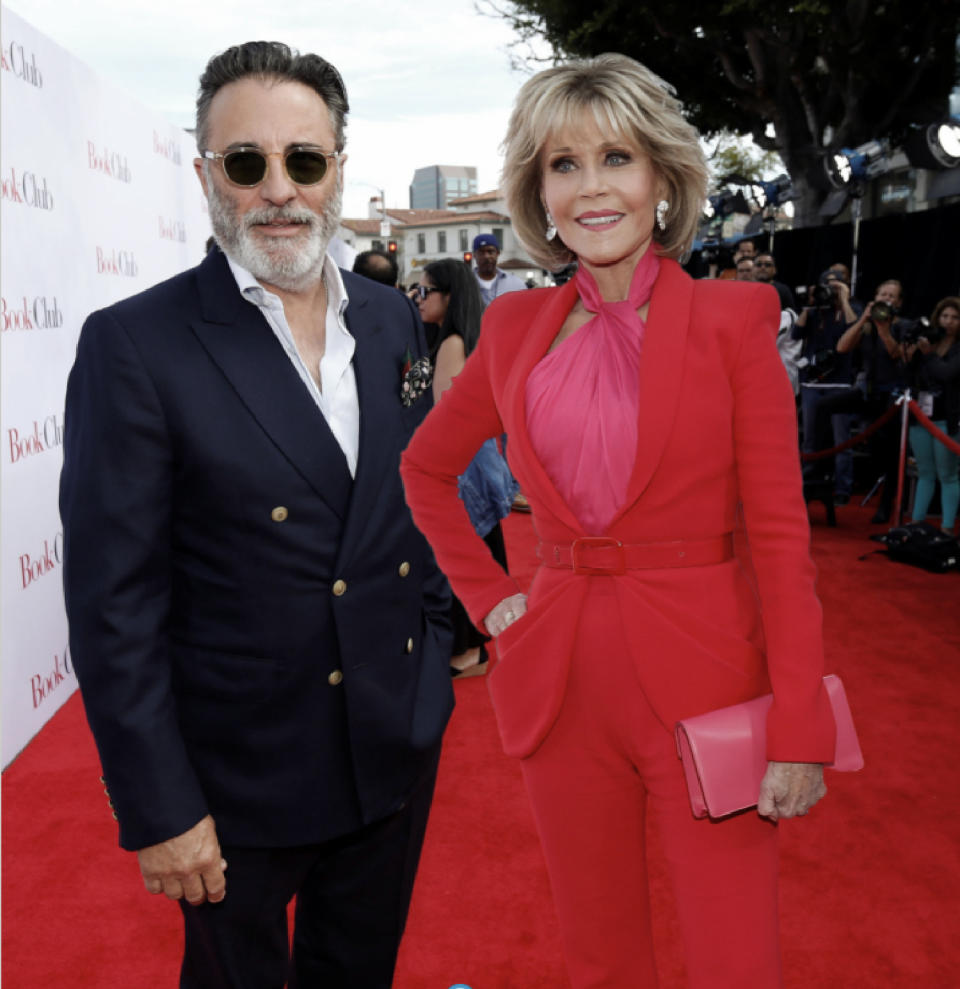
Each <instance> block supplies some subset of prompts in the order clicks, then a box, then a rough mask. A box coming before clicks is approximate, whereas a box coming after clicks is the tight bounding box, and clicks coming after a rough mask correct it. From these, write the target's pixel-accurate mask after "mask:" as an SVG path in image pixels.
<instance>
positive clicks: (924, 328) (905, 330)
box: [873, 306, 944, 346]
mask: <svg viewBox="0 0 960 989" xmlns="http://www.w3.org/2000/svg"><path fill="white" fill-rule="evenodd" d="M873 308H874V311H876V308H877V307H876V306H874V307H873ZM900 325H901V331H900V341H901V343H905V344H907V345H908V346H913V345H914V344H916V342H917V341H918V340H919V339H920V337H926V339H927V340H928V341H929V342H930V343H931V344H934V345H936V344H938V343H939V342H940V341H941V340H942V339H943V334H944V330H943V327H940V326H933V325H932V324H931V323H930V320H929V319H927V317H926V316H921V317H920V318H919V319H912V320H910V321H909V322H907V323H901V324H900Z"/></svg>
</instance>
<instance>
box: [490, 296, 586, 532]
mask: <svg viewBox="0 0 960 989" xmlns="http://www.w3.org/2000/svg"><path fill="white" fill-rule="evenodd" d="M546 298H547V301H546V302H545V303H544V304H543V305H542V306H541V307H540V309H539V310H538V311H537V312H536V313H535V314H534V315H533V317H532V319H531V322H530V324H529V325H528V326H527V327H526V329H525V330H523V331H522V332H523V342H522V343H521V344H520V347H519V349H518V350H517V351H516V354H515V356H514V358H513V362H512V364H511V366H510V368H509V369H507V371H506V381H505V384H504V388H503V404H502V408H503V409H504V413H503V414H504V425H505V426H506V429H507V436H508V442H507V454H508V458H509V460H510V461H511V462H513V463H515V464H516V465H517V471H516V472H519V473H518V479H519V480H520V483H521V485H522V486H523V489H524V491H525V493H526V494H527V495H528V496H530V497H532V498H533V499H534V501H535V502H537V503H538V504H539V505H540V506H542V507H543V508H545V509H546V510H547V511H549V512H551V513H552V514H553V515H554V516H555V517H556V518H557V519H558V521H560V522H562V523H563V524H564V525H566V526H567V527H568V528H570V529H572V530H573V531H574V532H581V531H582V528H581V526H580V523H579V522H578V521H577V519H576V517H575V516H574V514H573V513H572V512H571V511H570V509H569V508H568V507H567V503H566V502H565V501H564V500H563V498H562V497H561V496H560V494H559V492H558V491H557V489H556V488H555V487H554V485H553V482H552V481H551V480H550V478H549V477H548V476H547V473H546V471H545V470H544V469H543V466H542V464H541V463H540V460H539V458H538V457H537V455H536V454H535V453H534V451H533V446H532V445H531V443H530V434H529V432H528V431H527V409H526V397H527V379H528V378H529V377H530V372H531V371H532V370H533V369H534V367H536V365H537V363H538V362H539V361H540V360H541V358H542V357H543V356H544V355H545V354H546V353H547V351H548V350H549V349H550V344H551V343H553V338H554V337H555V336H556V335H557V334H558V333H559V332H560V327H561V326H562V325H563V321H564V320H565V319H566V318H567V315H568V314H569V312H570V310H571V309H572V308H573V305H574V303H575V302H576V299H577V290H576V286H575V285H574V283H573V280H572V279H571V280H570V281H568V282H567V283H566V284H564V285H561V286H560V287H559V288H557V289H552V290H550V291H549V293H547V295H546Z"/></svg>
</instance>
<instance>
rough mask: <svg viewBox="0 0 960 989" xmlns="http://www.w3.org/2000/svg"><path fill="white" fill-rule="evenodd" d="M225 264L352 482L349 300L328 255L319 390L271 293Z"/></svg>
mask: <svg viewBox="0 0 960 989" xmlns="http://www.w3.org/2000/svg"><path fill="white" fill-rule="evenodd" d="M227 263H228V264H229V265H230V270H231V271H232V272H233V277H234V278H235V279H236V282H237V287H238V288H239V289H240V294H241V295H242V296H243V297H244V299H246V300H247V302H249V303H251V304H252V305H255V306H256V307H257V308H258V309H259V310H260V312H262V313H263V316H264V319H266V321H267V323H268V324H269V326H270V329H271V330H273V332H274V335H275V336H276V338H277V339H278V340H279V341H280V344H281V346H282V347H283V349H284V351H285V352H286V355H287V357H289V358H290V361H291V363H292V364H293V366H294V367H295V368H296V369H297V373H298V374H299V375H300V379H301V380H302V381H303V383H304V385H305V386H306V388H307V391H309V392H310V394H311V396H312V397H313V400H314V402H316V403H317V407H318V408H319V409H320V411H321V412H322V413H323V418H324V419H326V421H327V425H328V426H329V427H330V432H332V433H333V435H334V438H335V439H336V441H337V443H338V444H339V445H340V449H341V450H343V455H344V456H345V457H346V458H347V466H348V467H349V468H350V476H351V477H356V476H357V457H358V456H359V453H360V399H359V397H358V395H357V378H356V375H355V374H354V372H353V364H352V363H351V362H352V361H353V352H354V350H355V349H356V346H357V342H356V340H354V339H353V337H352V336H351V335H350V331H349V330H348V329H347V324H346V322H345V320H344V318H343V314H344V311H345V310H346V308H347V304H348V303H349V301H350V300H349V299H348V298H347V291H346V289H345V288H344V287H343V279H342V278H341V277H340V271H339V269H338V268H337V266H336V265H335V264H334V263H333V261H332V260H331V259H330V257H329V255H328V256H327V257H326V258H325V259H324V262H323V279H324V281H325V282H326V285H327V319H326V342H325V346H324V350H323V357H321V358H320V384H321V386H322V387H320V388H317V383H316V381H314V379H313V375H311V374H310V371H309V370H308V369H307V366H306V364H304V362H303V358H302V357H301V356H300V351H299V350H297V345H296V342H295V341H294V339H293V332H292V330H291V329H290V324H289V323H288V322H287V317H286V314H285V313H284V311H283V302H282V300H281V299H280V297H279V296H277V295H274V294H273V292H268V291H267V290H266V289H265V288H264V287H263V286H262V285H261V284H260V283H259V282H258V281H257V280H256V278H254V277H253V275H251V274H250V272H249V271H247V269H246V268H243V267H241V266H240V265H239V264H237V263H236V261H234V260H233V258H231V257H228V258H227Z"/></svg>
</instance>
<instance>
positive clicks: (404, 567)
mask: <svg viewBox="0 0 960 989" xmlns="http://www.w3.org/2000/svg"><path fill="white" fill-rule="evenodd" d="M397 573H398V574H400V576H401V577H406V576H407V574H408V573H410V564H409V563H407V561H406V560H404V561H403V563H401V564H400V566H399V567H397Z"/></svg>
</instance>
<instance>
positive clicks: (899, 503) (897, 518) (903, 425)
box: [893, 388, 910, 525]
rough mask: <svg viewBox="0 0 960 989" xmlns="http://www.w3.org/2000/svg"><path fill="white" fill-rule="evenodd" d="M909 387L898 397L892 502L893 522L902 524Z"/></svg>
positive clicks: (908, 419) (908, 417) (908, 418)
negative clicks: (898, 429) (895, 480)
mask: <svg viewBox="0 0 960 989" xmlns="http://www.w3.org/2000/svg"><path fill="white" fill-rule="evenodd" d="M909 406H910V389H909V388H905V389H904V391H903V395H902V396H901V397H900V456H899V458H898V460H897V497H896V500H895V501H894V503H893V524H894V525H902V524H903V517H902V515H903V475H904V467H905V466H906V463H907V423H908V422H909V421H910V408H909Z"/></svg>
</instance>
